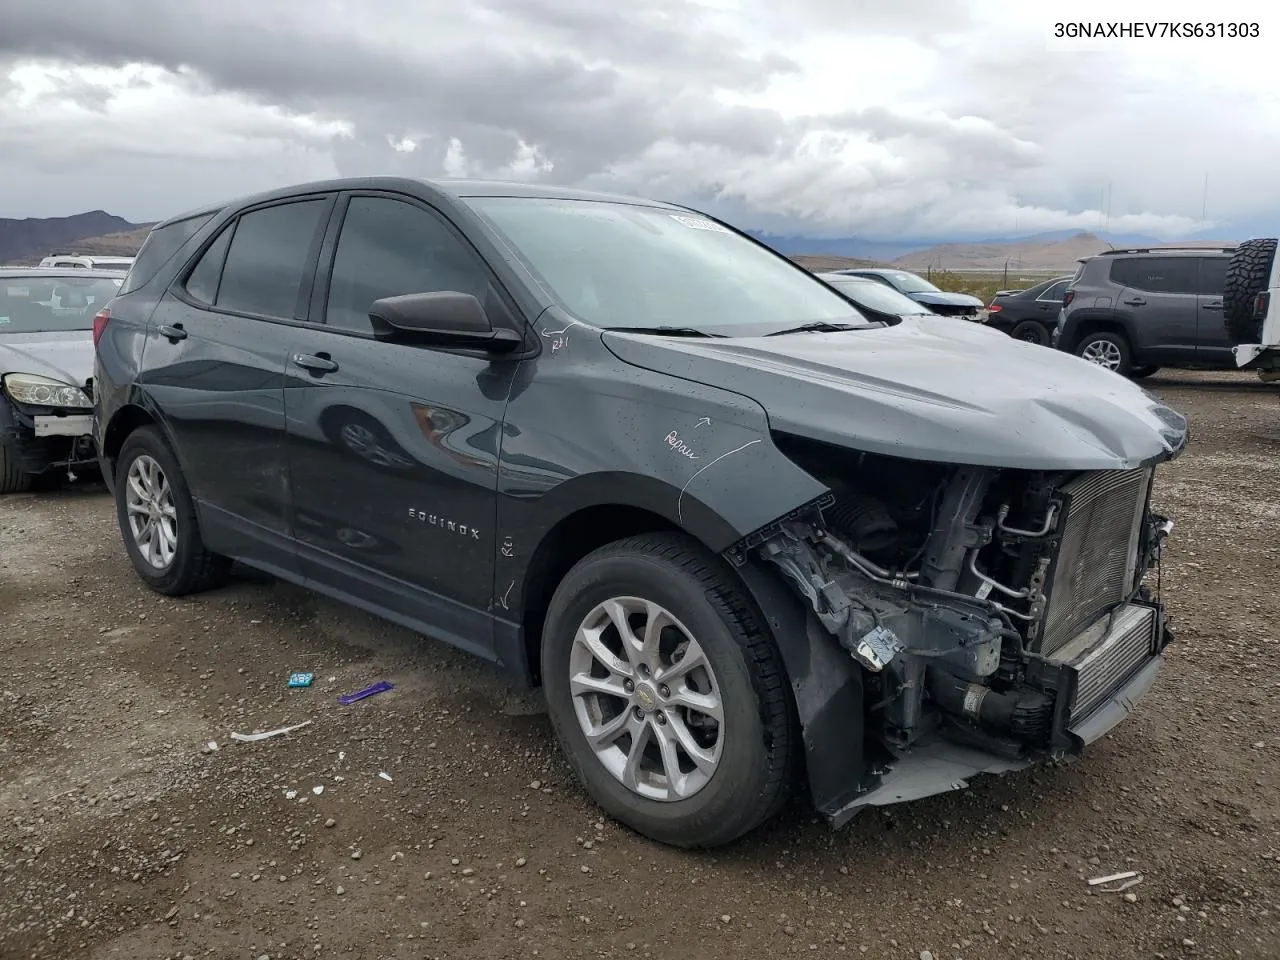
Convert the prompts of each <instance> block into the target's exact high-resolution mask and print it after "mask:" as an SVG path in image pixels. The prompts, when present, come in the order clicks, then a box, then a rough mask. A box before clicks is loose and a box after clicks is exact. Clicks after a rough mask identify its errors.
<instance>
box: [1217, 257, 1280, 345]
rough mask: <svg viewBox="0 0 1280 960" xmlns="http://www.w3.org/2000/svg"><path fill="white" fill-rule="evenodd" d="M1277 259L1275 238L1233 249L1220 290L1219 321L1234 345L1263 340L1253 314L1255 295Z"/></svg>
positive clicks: (1264, 287)
mask: <svg viewBox="0 0 1280 960" xmlns="http://www.w3.org/2000/svg"><path fill="white" fill-rule="evenodd" d="M1275 258H1276V239H1275V238H1274V237H1266V238H1263V239H1260V240H1246V241H1245V242H1244V243H1242V244H1240V246H1238V247H1236V252H1235V253H1233V254H1232V255H1231V260H1230V262H1229V263H1228V264H1227V281H1226V283H1225V284H1224V285H1223V288H1222V319H1223V322H1224V323H1225V324H1226V325H1227V336H1228V337H1230V339H1231V342H1232V343H1234V344H1241V343H1257V342H1259V340H1261V339H1262V323H1261V321H1260V320H1258V319H1256V318H1255V317H1254V315H1253V304H1254V301H1255V300H1256V299H1257V297H1258V294H1260V293H1262V292H1263V291H1264V290H1266V289H1267V284H1268V282H1270V279H1271V264H1272V262H1273V261H1274V260H1275Z"/></svg>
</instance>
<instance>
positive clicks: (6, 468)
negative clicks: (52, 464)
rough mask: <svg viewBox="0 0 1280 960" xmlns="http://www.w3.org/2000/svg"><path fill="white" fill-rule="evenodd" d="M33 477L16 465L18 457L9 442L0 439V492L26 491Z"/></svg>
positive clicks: (29, 487)
mask: <svg viewBox="0 0 1280 960" xmlns="http://www.w3.org/2000/svg"><path fill="white" fill-rule="evenodd" d="M34 479H35V478H34V477H32V476H31V474H29V473H25V472H24V471H23V470H22V469H21V468H20V467H19V466H18V457H17V454H16V453H15V452H14V450H13V448H12V447H11V446H9V444H7V443H5V442H4V441H3V440H0V494H3V493H26V492H27V491H28V490H30V489H31V484H32V482H33V481H34Z"/></svg>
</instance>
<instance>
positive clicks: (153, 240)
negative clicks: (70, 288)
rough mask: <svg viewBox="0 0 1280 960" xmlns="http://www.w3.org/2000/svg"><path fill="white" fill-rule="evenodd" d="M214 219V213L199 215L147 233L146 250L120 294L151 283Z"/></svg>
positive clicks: (141, 252) (144, 244)
mask: <svg viewBox="0 0 1280 960" xmlns="http://www.w3.org/2000/svg"><path fill="white" fill-rule="evenodd" d="M212 217H213V214H212V213H202V214H200V215H199V216H195V217H188V218H187V219H186V220H179V221H177V222H176V223H169V224H166V225H165V226H163V227H156V228H155V229H154V230H152V231H151V232H150V233H149V234H147V239H146V240H145V241H144V242H143V244H142V249H141V250H139V251H138V256H137V257H136V258H134V261H133V266H131V267H130V268H129V275H128V276H127V277H125V278H124V285H123V286H122V287H121V288H120V292H121V293H132V292H133V291H134V290H137V289H138V288H139V287H141V286H142V285H143V284H145V283H149V282H150V280H151V278H152V277H154V276H155V275H156V274H157V273H159V272H160V268H161V267H163V266H164V265H165V264H166V263H167V262H168V261H169V258H170V257H172V256H173V255H174V254H175V253H177V252H178V251H179V250H180V249H182V245H183V244H184V243H186V242H187V241H188V240H190V239H191V238H192V237H194V236H195V235H196V233H197V232H198V231H199V230H200V228H201V227H203V226H204V225H205V224H206V223H208V222H209V220H210V219H211V218H212Z"/></svg>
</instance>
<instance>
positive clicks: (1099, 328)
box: [1069, 317, 1133, 353]
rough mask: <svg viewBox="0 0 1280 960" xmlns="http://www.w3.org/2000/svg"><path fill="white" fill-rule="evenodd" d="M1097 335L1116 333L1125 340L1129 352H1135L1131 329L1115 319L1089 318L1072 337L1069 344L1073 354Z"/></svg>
mask: <svg viewBox="0 0 1280 960" xmlns="http://www.w3.org/2000/svg"><path fill="white" fill-rule="evenodd" d="M1095 333H1114V334H1116V335H1117V336H1119V337H1121V338H1123V339H1124V342H1125V345H1126V346H1127V347H1128V348H1129V352H1130V353H1132V352H1133V337H1131V336H1130V335H1129V329H1128V328H1127V327H1126V326H1125V325H1124V323H1122V322H1121V321H1119V320H1117V319H1116V318H1115V317H1087V318H1085V319H1083V320H1081V321H1080V324H1079V326H1077V327H1076V329H1075V332H1074V333H1073V335H1072V337H1071V343H1070V344H1069V347H1070V349H1071V352H1072V353H1075V351H1076V350H1078V349H1079V348H1080V344H1082V343H1084V341H1085V339H1086V338H1088V337H1091V336H1093V335H1094V334H1095Z"/></svg>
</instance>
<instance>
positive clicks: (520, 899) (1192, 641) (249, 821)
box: [0, 374, 1280, 960]
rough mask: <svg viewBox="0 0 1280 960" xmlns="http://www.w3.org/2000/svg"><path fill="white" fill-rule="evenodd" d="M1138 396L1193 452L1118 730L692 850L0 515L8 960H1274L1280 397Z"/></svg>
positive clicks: (305, 657)
mask: <svg viewBox="0 0 1280 960" xmlns="http://www.w3.org/2000/svg"><path fill="white" fill-rule="evenodd" d="M1151 388H1152V389H1153V390H1155V391H1156V392H1157V393H1159V394H1161V395H1162V396H1164V397H1165V398H1166V399H1168V400H1169V401H1170V402H1171V403H1172V404H1173V405H1174V406H1175V407H1177V408H1178V409H1180V410H1182V411H1184V412H1185V413H1186V414H1187V415H1188V416H1189V417H1190V418H1191V423H1192V445H1191V448H1190V450H1189V451H1188V453H1187V454H1186V455H1185V456H1184V457H1183V458H1181V459H1180V460H1179V461H1177V462H1176V463H1174V464H1172V465H1170V466H1169V467H1167V468H1166V469H1165V470H1164V471H1163V474H1162V476H1161V478H1160V480H1159V481H1158V488H1157V494H1156V495H1157V498H1158V501H1159V504H1160V506H1161V507H1162V508H1163V509H1164V510H1165V511H1166V512H1168V513H1170V514H1171V515H1172V516H1173V517H1174V518H1175V520H1176V522H1177V529H1175V531H1174V536H1173V538H1172V540H1171V541H1170V545H1169V550H1168V561H1167V563H1166V565H1165V570H1164V588H1165V592H1166V597H1167V599H1168V603H1169V606H1170V609H1171V616H1172V622H1173V625H1174V627H1175V628H1176V629H1177V638H1178V642H1177V643H1176V644H1175V646H1174V647H1173V648H1172V649H1171V652H1170V662H1169V664H1168V667H1167V669H1166V670H1165V672H1164V674H1163V675H1162V676H1161V678H1160V680H1159V681H1158V683H1157V686H1156V688H1155V689H1154V691H1153V692H1152V693H1151V694H1150V696H1149V697H1148V699H1147V700H1145V701H1144V702H1143V704H1142V706H1141V709H1140V711H1139V712H1138V713H1137V714H1136V715H1135V716H1133V717H1132V718H1131V719H1130V720H1129V721H1128V722H1126V723H1125V724H1123V725H1122V726H1121V727H1119V728H1117V729H1116V730H1115V731H1114V732H1113V733H1112V734H1111V736H1109V737H1108V738H1105V739H1104V740H1103V741H1101V742H1100V743H1098V744H1096V745H1095V747H1094V749H1093V750H1092V751H1091V752H1090V754H1089V755H1088V757H1087V758H1086V759H1085V760H1083V761H1082V762H1080V763H1076V764H1071V765H1068V766H1063V767H1057V768H1042V769H1037V770H1032V771H1027V772H1024V773H1022V774H1014V775H1010V776H1008V777H1003V778H998V777H989V778H979V779H978V780H977V781H975V782H974V784H973V786H972V788H971V789H970V790H966V791H960V792H958V793H955V794H951V795H948V796H944V797H937V798H932V799H929V800H925V801H921V802H918V803H915V804H912V805H909V806H900V807H896V808H890V809H888V810H885V811H876V812H871V813H867V814H865V815H863V816H862V817H860V818H858V819H856V820H854V822H853V823H852V824H850V825H849V826H848V827H846V828H845V829H844V830H842V831H840V832H832V831H830V830H829V829H828V828H827V827H826V826H825V825H823V824H821V823H818V822H816V821H815V819H814V818H813V816H812V815H811V813H809V812H808V811H806V810H805V809H803V808H801V807H793V808H792V809H790V810H788V811H786V812H785V813H784V814H783V815H782V816H781V817H780V818H779V819H778V820H777V821H775V822H774V823H773V824H771V825H770V826H768V827H766V828H764V829H763V830H761V831H759V832H757V833H756V834H754V835H752V836H751V837H749V838H747V839H746V840H745V841H743V842H741V843H739V844H737V845H735V846H733V847H731V848H728V849H724V850H720V851H717V852H716V853H714V854H710V855H708V854H688V853H682V852H677V851H673V850H670V849H665V848H661V847H658V846H656V845H654V844H651V843H648V842H646V841H643V840H641V839H639V838H637V837H636V836H634V835H632V834H630V833H628V832H626V831H625V830H623V829H621V828H619V827H617V826H615V825H614V824H613V823H612V822H608V821H605V820H603V819H602V818H601V816H600V814H599V812H598V811H597V810H596V809H595V808H594V807H593V806H592V805H591V804H590V803H589V802H588V801H587V800H586V799H585V798H584V796H583V794H582V793H580V792H579V790H578V789H577V788H576V786H575V785H574V784H573V783H572V782H571V781H570V780H569V778H568V776H567V771H566V768H565V766H564V765H563V764H562V763H561V761H560V759H559V757H558V754H557V752H556V750H555V747H554V745H553V740H552V736H551V732H550V728H549V726H548V723H547V720H546V717H545V716H544V715H543V714H542V713H541V712H540V711H539V709H538V706H537V703H536V701H531V700H528V699H525V698H521V697H519V696H516V695H514V694H513V693H512V692H511V691H509V690H508V689H507V688H506V687H505V686H504V685H503V683H502V681H501V680H500V678H499V677H498V675H497V674H496V672H495V671H493V670H492V669H491V668H489V667H488V666H486V665H484V664H480V663H478V662H476V661H474V660H472V659H470V658H468V657H467V656H466V655H464V654H461V653H455V652H453V651H451V650H449V649H447V648H445V647H444V646H443V645H441V644H437V643H433V642H430V641H423V640H421V639H420V638H418V637H416V636H414V635H411V634H409V633H407V632H405V631H403V630H400V629H398V628H395V627H391V626H388V625H386V624H383V623H381V622H379V621H375V620H373V619H371V618H368V617H365V616H363V615H361V614H359V613H356V612H352V611H350V610H348V609H346V608H343V607H340V606H338V605H335V604H332V603H330V602H328V601H325V600H322V599H318V598H316V597H313V596H310V595H308V594H306V593H305V592H303V591H301V590H298V589H295V588H293V587H290V586H286V585H282V584H279V583H275V582H271V581H265V580H263V579H262V578H257V577H254V578H249V577H243V578H240V579H237V580H236V582H235V583H234V584H232V585H231V586H229V587H228V588H226V589H223V590H220V591H217V592H214V593H210V594H207V595H204V596H201V597H198V598H193V599H186V600H166V599H163V598H160V597H158V596H156V595H154V594H152V593H150V592H148V591H147V590H146V589H144V588H143V587H142V585H141V584H140V583H139V582H138V580H137V579H136V578H135V576H134V574H133V572H132V570H131V568H130V567H129V565H128V562H127V560H126V559H125V557H124V554H123V550H122V548H121V546H120V542H119V534H118V531H117V529H116V526H115V520H114V516H113V512H112V508H111V503H110V500H109V499H108V497H107V496H106V494H105V492H104V491H103V489H102V488H101V487H99V486H96V485H92V484H74V485H72V486H70V487H68V488H66V489H63V490H60V491H57V492H50V493H42V494H32V495H21V496H10V497H6V498H4V499H3V500H2V501H0V655H2V656H3V663H4V666H5V672H4V676H3V679H2V680H0V732H2V733H3V739H2V741H0V824H3V826H2V827H0V844H2V846H0V957H4V958H10V957H13V958H17V957H73V956H74V957H87V958H130V960H131V958H153V957H154V958H162V957H164V958H168V957H192V958H197V957H236V958H240V957H243V958H248V960H258V958H261V957H264V956H265V957H270V958H273V960H279V958H284V957H308V958H310V957H330V956H339V955H346V956H356V957H361V958H371V960H372V958H391V957H395V958H429V957H440V958H450V960H452V958H485V960H494V958H505V957H520V958H529V957H535V956H536V957H547V958H559V957H564V958H579V957H582V958H585V957H604V956H615V955H618V956H629V955H634V956H637V957H663V958H665V957H677V956H679V957H688V956H690V955H691V954H693V955H696V956H699V957H702V958H720V957H724V958H740V957H744V956H765V957H776V956H790V955H803V956H815V955H816V956H822V957H826V956H833V955H837V954H850V955H853V956H864V957H868V958H904V960H917V958H920V957H921V956H923V955H924V954H923V951H929V952H930V954H931V955H932V957H934V958H936V960H952V958H965V960H981V958H1013V957H1018V958H1023V957H1029V958H1051V957H1061V958H1069V957H1075V958H1082V957H1089V958H1093V957H1098V958H1104V957H1105V958H1109V960H1121V958H1128V957H1155V958H1159V957H1269V958H1274V957H1277V956H1280V914H1278V913H1277V911H1278V910H1280V898H1278V894H1280V797H1278V796H1277V792H1276V791H1277V785H1278V781H1280V776H1278V767H1277V762H1276V757H1277V753H1278V751H1280V734H1277V733H1276V731H1277V729H1278V728H1277V723H1278V721H1280V698H1278V697H1277V689H1278V688H1280V679H1278V678H1280V671H1278V669H1277V668H1278V667H1280V646H1278V644H1280V629H1278V628H1277V627H1276V624H1275V620H1274V617H1273V616H1272V615H1271V614H1272V612H1273V611H1274V609H1275V602H1276V601H1275V599H1274V597H1275V588H1274V577H1275V576H1276V574H1277V573H1278V572H1280V559H1278V556H1277V555H1278V553H1280V547H1278V546H1277V541H1276V539H1275V537H1274V535H1273V531H1274V530H1275V528H1276V525H1277V521H1280V499H1278V498H1277V495H1276V493H1275V491H1277V490H1280V419H1278V417H1277V414H1278V413H1280V400H1278V398H1277V393H1276V391H1275V390H1274V389H1273V388H1267V387H1264V386H1262V385H1261V384H1259V383H1258V382H1257V381H1256V380H1253V379H1252V378H1250V377H1247V376H1242V377H1237V376H1232V375H1186V374H1183V375H1177V376H1170V375H1169V374H1165V375H1163V377H1158V378H1156V379H1154V380H1153V381H1152V382H1151ZM299 670H305V671H313V672H315V674H316V677H317V681H316V685H315V686H314V687H312V688H311V689H305V690H289V689H286V687H285V680H286V678H287V676H288V674H289V673H290V672H291V671H299ZM383 679H386V680H390V681H392V682H393V683H394V684H395V689H394V690H393V691H392V692H390V693H384V694H382V695H380V696H376V697H373V698H371V699H368V700H365V701H363V702H361V703H359V704H357V705H354V706H350V707H342V706H339V705H338V703H337V700H336V696H337V694H339V693H343V692H349V691H353V690H357V689H360V688H362V687H364V686H366V685H368V684H369V683H372V682H374V681H377V680H383ZM304 720H308V721H310V724H309V725H308V726H306V727H304V728H302V729H300V730H297V731H296V732H293V733H290V734H287V735H285V736H282V737H278V738H275V739H271V740H265V741H260V742H255V743H238V742H234V741H233V740H232V739H231V737H230V733H231V732H232V731H238V732H242V733H249V732H251V731H255V730H269V729H272V728H275V727H279V726H284V725H288V724H296V723H301V722H302V721H304ZM209 741H216V743H217V749H216V750H211V749H210V747H209ZM381 774H386V775H387V777H389V778H390V779H386V778H384V777H382V776H381ZM321 787H323V791H322V792H319V793H317V792H315V791H318V790H320V788H321ZM293 791H296V794H295V793H294V792H293ZM1121 870H1137V871H1140V872H1141V875H1142V876H1143V878H1144V880H1143V882H1142V883H1141V884H1139V885H1137V886H1135V887H1133V888H1131V889H1130V890H1129V891H1127V892H1126V893H1127V894H1128V895H1126V894H1115V893H1111V894H1106V893H1099V892H1097V891H1096V890H1093V889H1091V888H1090V887H1088V886H1087V884H1086V883H1085V879H1086V878H1088V877H1091V876H1097V875H1100V874H1107V873H1112V872H1116V871H1121Z"/></svg>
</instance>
